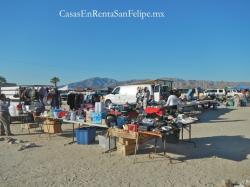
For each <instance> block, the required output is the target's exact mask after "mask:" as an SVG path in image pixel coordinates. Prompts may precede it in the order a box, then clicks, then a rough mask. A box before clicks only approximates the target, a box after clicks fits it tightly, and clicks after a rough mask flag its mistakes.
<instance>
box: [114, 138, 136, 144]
mask: <svg viewBox="0 0 250 187" xmlns="http://www.w3.org/2000/svg"><path fill="white" fill-rule="evenodd" d="M118 143H120V144H122V145H135V144H136V140H135V139H127V138H119V140H118Z"/></svg>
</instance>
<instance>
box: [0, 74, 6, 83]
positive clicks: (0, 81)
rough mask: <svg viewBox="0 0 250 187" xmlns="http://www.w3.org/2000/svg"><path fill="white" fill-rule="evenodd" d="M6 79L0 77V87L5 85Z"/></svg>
mask: <svg viewBox="0 0 250 187" xmlns="http://www.w3.org/2000/svg"><path fill="white" fill-rule="evenodd" d="M6 82H7V81H6V79H5V78H4V77H2V76H0V85H1V84H4V83H6Z"/></svg>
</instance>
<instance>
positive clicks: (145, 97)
mask: <svg viewBox="0 0 250 187" xmlns="http://www.w3.org/2000/svg"><path fill="white" fill-rule="evenodd" d="M149 97H150V92H149V90H148V88H147V87H145V88H144V92H143V109H144V110H145V109H146V108H147V105H148V101H149Z"/></svg>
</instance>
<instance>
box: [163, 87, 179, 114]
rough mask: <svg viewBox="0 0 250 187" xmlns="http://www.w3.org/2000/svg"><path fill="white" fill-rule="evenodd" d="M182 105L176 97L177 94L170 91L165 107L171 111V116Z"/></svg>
mask: <svg viewBox="0 0 250 187" xmlns="http://www.w3.org/2000/svg"><path fill="white" fill-rule="evenodd" d="M179 104H180V100H179V98H178V97H177V96H176V95H175V92H174V91H173V90H171V91H170V96H169V97H168V100H167V103H166V105H165V107H167V108H168V109H170V112H169V113H170V114H174V113H175V112H176V110H177V108H178V105H179Z"/></svg>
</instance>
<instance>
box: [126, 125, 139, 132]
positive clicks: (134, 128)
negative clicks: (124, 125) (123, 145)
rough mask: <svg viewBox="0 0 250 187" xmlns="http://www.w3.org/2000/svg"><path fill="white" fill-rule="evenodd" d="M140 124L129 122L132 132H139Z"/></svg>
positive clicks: (129, 128) (129, 129)
mask: <svg viewBox="0 0 250 187" xmlns="http://www.w3.org/2000/svg"><path fill="white" fill-rule="evenodd" d="M138 129H139V125H138V124H129V125H128V131H130V132H138Z"/></svg>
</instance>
